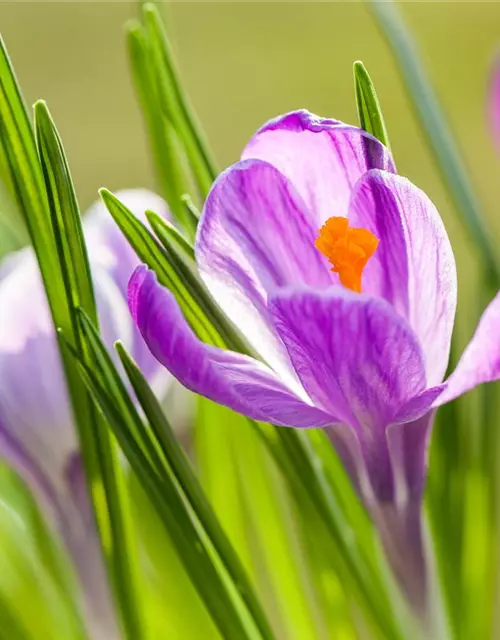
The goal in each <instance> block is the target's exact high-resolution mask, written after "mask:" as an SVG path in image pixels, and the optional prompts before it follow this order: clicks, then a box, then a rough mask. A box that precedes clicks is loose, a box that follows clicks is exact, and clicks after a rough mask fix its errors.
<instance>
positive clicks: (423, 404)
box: [394, 383, 446, 424]
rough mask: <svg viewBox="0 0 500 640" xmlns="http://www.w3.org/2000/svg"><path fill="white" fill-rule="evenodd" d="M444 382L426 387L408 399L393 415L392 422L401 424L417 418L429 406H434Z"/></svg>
mask: <svg viewBox="0 0 500 640" xmlns="http://www.w3.org/2000/svg"><path fill="white" fill-rule="evenodd" d="M445 389H446V383H443V384H439V385H437V386H435V387H431V388H430V389H426V390H425V391H422V393H419V394H418V395H416V396H414V397H413V398H412V399H411V400H408V402H407V403H406V404H404V405H403V406H402V407H401V409H400V410H399V411H398V413H397V414H396V416H395V417H394V423H396V424H402V423H404V422H411V421H413V420H417V419H418V418H420V417H421V416H422V415H424V414H425V413H426V412H427V411H429V409H431V407H433V406H435V404H436V400H437V399H438V398H439V396H440V395H441V394H442V393H443V392H444V391H445Z"/></svg>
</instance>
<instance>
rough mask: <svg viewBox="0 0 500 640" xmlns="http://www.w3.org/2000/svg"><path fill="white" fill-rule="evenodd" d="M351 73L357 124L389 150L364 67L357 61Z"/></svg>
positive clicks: (370, 83) (379, 113)
mask: <svg viewBox="0 0 500 640" xmlns="http://www.w3.org/2000/svg"><path fill="white" fill-rule="evenodd" d="M353 71H354V89H355V92H356V104H357V107H358V117H359V124H360V126H361V128H362V129H364V130H365V131H367V132H368V133H371V134H372V136H374V137H375V138H377V139H378V140H380V142H381V143H382V144H385V146H386V147H388V148H390V144H389V136H388V134H387V128H386V126H385V122H384V116H383V115H382V109H381V107H380V103H379V100H378V97H377V93H376V91H375V87H374V85H373V82H372V79H371V78H370V76H369V74H368V71H367V70H366V67H365V65H364V64H363V63H362V62H361V61H359V60H358V61H356V62H355V63H354V68H353Z"/></svg>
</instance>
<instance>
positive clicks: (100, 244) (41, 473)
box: [0, 190, 171, 640]
mask: <svg viewBox="0 0 500 640" xmlns="http://www.w3.org/2000/svg"><path fill="white" fill-rule="evenodd" d="M119 197H120V198H121V199H122V201H123V202H124V203H125V204H126V205H127V206H128V207H129V208H130V209H131V210H132V211H134V212H135V213H136V214H137V215H139V214H142V213H143V212H144V210H145V209H153V210H155V211H157V212H158V213H160V214H165V213H166V205H165V203H164V202H163V200H161V199H160V198H159V197H157V196H155V195H154V194H152V193H150V192H148V191H143V190H134V191H124V192H121V193H119ZM84 229H85V237H86V240H87V245H88V250H89V255H90V262H91V268H92V275H93V278H94V284H95V290H96V299H97V306H98V311H99V319H100V323H101V329H102V332H103V336H104V340H105V342H106V344H107V345H108V347H109V348H110V349H111V348H112V344H113V342H114V340H116V339H118V338H121V339H122V340H123V341H124V343H125V345H126V346H127V348H128V349H129V351H130V352H131V353H132V355H133V356H134V358H135V359H136V360H137V362H138V363H139V364H140V366H141V368H142V369H143V371H144V372H145V373H146V375H147V376H148V378H149V379H150V381H152V383H153V386H155V387H156V389H157V391H158V393H161V391H162V390H164V389H166V386H167V385H168V382H169V380H170V379H171V378H170V376H169V375H168V373H167V372H166V371H165V370H164V369H163V368H162V367H161V366H160V365H159V364H158V362H157V361H156V360H155V359H154V358H153V357H152V356H151V354H150V353H149V351H148V349H147V348H146V347H145V345H144V341H143V340H142V338H141V336H140V334H139V332H138V331H137V328H136V327H135V325H134V324H133V322H131V320H130V314H129V313H128V309H127V303H126V289H127V283H128V279H129V277H130V274H131V273H132V272H133V270H134V268H135V267H136V266H137V264H138V259H137V257H136V255H135V254H134V252H133V250H132V249H131V248H130V246H129V245H128V243H127V241H126V240H125V238H124V237H123V236H122V234H121V232H120V231H119V229H118V227H117V226H116V225H115V223H114V221H113V219H112V218H111V216H110V215H109V214H108V212H107V211H106V209H105V207H104V205H103V204H101V203H96V204H95V205H94V206H93V207H92V208H91V210H90V211H89V212H88V214H87V215H86V216H85V220H84ZM0 454H1V455H2V456H3V457H5V458H6V459H7V460H8V461H9V462H10V463H11V464H12V465H13V467H14V468H16V469H17V470H18V471H19V472H20V473H21V475H22V476H23V477H24V478H25V479H26V480H27V481H28V483H29V484H30V486H31V487H32V489H33V490H34V491H35V493H36V495H37V496H38V497H39V498H40V499H41V500H42V502H43V505H44V506H45V507H46V509H47V510H48V511H49V512H50V514H51V516H52V517H54V518H55V520H54V522H55V523H56V527H57V528H58V530H59V532H60V534H61V537H62V539H63V541H64V543H65V544H66V546H67V548H68V550H69V552H70V554H71V556H72V558H73V560H74V561H75V566H76V569H77V571H78V573H79V576H80V579H81V582H82V586H83V591H84V600H85V602H84V606H85V607H86V608H87V613H88V616H86V618H87V622H88V625H89V631H90V633H91V637H92V638H102V639H103V640H104V639H106V640H111V639H112V638H114V637H118V633H117V627H116V622H115V618H114V615H113V607H112V606H111V602H110V595H109V593H108V587H107V583H106V578H105V575H104V569H103V566H102V563H101V557H100V550H99V544H98V540H97V536H96V532H95V529H94V524H93V520H92V514H91V508H90V503H89V500H88V495H87V492H86V487H85V481H84V475H83V470H82V465H81V460H80V457H79V454H78V442H77V435H76V431H75V427H74V421H73V417H72V414H71V407H70V404H69V399H68V395H67V391H66V383H65V379H64V374H63V371H62V366H61V362H60V358H59V352H58V348H57V344H56V338H55V332H54V329H53V325H52V319H51V316H50V313H49V308H48V304H47V300H46V297H45V292H44V289H43V285H42V281H41V278H40V274H39V270H38V265H37V263H36V259H35V257H34V254H33V251H32V249H24V250H22V251H20V252H18V253H17V254H15V255H13V256H11V257H9V258H7V259H6V260H5V261H4V262H3V264H2V265H0Z"/></svg>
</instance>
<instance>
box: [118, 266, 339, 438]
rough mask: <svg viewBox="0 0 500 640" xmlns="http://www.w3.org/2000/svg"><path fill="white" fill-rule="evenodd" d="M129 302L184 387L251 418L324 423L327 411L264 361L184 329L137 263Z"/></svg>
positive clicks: (170, 301)
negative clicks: (219, 346) (298, 393)
mask: <svg viewBox="0 0 500 640" xmlns="http://www.w3.org/2000/svg"><path fill="white" fill-rule="evenodd" d="M129 306H130V309H131V311H132V315H133V316H134V318H135V321H136V322H137V326H138V327H139V330H140V331H141V333H142V336H143V338H144V340H145V341H146V344H147V345H148V346H149V348H150V349H151V352H152V353H153V355H154V356H155V357H156V358H157V359H158V360H159V361H160V362H161V363H162V364H163V365H164V366H165V367H166V368H167V369H168V370H169V371H170V372H171V373H172V374H173V375H174V376H175V377H176V378H177V379H178V380H179V381H180V382H181V383H182V384H183V385H184V386H186V387H187V388H188V389H190V390H192V391H195V392H196V393H199V394H201V395H203V396H205V397H207V398H210V399H211V400H214V401H215V402H218V403H219V404H222V405H225V406H227V407H229V408H231V409H233V410H234V411H237V412H239V413H242V414H244V415H246V416H248V417H250V418H253V419H255V420H262V421H265V422H274V423H276V424H279V425H284V426H288V425H290V426H295V427H311V426H324V425H326V424H329V423H331V422H333V421H334V419H333V418H332V417H331V415H328V414H327V413H325V412H322V411H320V410H318V409H316V408H314V407H312V406H310V405H308V404H307V398H304V399H302V398H299V397H297V396H296V395H295V394H294V393H293V391H291V390H290V389H289V388H288V387H286V386H285V385H284V384H283V383H282V382H281V381H280V380H279V379H278V377H277V376H276V375H275V374H274V373H273V372H272V371H271V369H269V368H268V367H266V366H265V365H263V364H261V363H259V362H258V361H256V360H254V359H253V358H249V357H247V356H244V355H240V354H238V353H234V352H231V351H224V350H222V349H217V348H215V347H212V346H209V345H205V344H203V343H202V342H201V341H200V340H198V338H197V337H196V336H195V335H194V333H193V332H192V331H191V329H190V328H189V326H188V324H187V322H186V320H185V319H184V317H183V315H182V312H181V310H180V309H179V306H178V305H177V302H176V300H175V297H174V296H173V294H172V293H171V292H170V291H168V290H167V289H165V288H163V287H162V286H160V285H159V284H158V282H157V280H156V276H155V274H154V273H153V272H152V271H150V270H149V269H147V268H146V267H139V268H138V269H137V270H136V272H135V273H134V276H133V277H132V279H131V281H130V285H129Z"/></svg>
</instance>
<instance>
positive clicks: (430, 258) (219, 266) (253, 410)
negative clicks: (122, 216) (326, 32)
mask: <svg viewBox="0 0 500 640" xmlns="http://www.w3.org/2000/svg"><path fill="white" fill-rule="evenodd" d="M196 259H197V264H198V268H199V270H200V273H201V275H202V277H203V279H204V281H205V283H206V285H207V287H208V289H209V290H210V292H211V294H212V295H213V297H214V299H215V300H216V301H217V303H218V304H219V305H220V307H221V308H222V309H223V310H224V311H225V313H226V314H227V316H228V317H229V318H230V319H231V321H232V322H233V323H234V324H235V325H236V326H237V327H238V328H239V329H240V331H241V332H242V334H243V335H244V336H245V337H246V338H247V340H248V341H249V343H250V344H251V346H252V348H253V350H254V351H255V352H256V353H257V354H258V355H259V356H260V360H256V359H253V358H250V357H247V356H244V355H241V354H238V353H233V352H230V351H223V350H220V349H217V348H214V347H212V346H208V345H205V344H203V343H202V342H200V341H199V340H198V339H197V338H196V337H195V335H194V334H193V332H192V331H191V329H190V327H189V326H188V324H187V323H186V321H185V319H184V318H183V316H182V313H181V312H180V310H179V307H178V306H177V304H176V302H175V299H174V297H173V295H172V294H171V293H170V292H169V291H167V290H166V289H164V288H163V287H161V286H160V285H159V284H158V283H157V280H156V277H155V275H154V273H152V272H151V271H148V269H147V268H145V267H139V268H138V269H137V271H136V272H135V274H134V276H133V278H132V279H131V282H130V285H129V305H130V308H131V310H132V313H133V316H134V318H135V320H136V323H137V326H138V327H139V329H140V331H141V333H142V335H143V337H144V339H145V341H146V343H147V344H148V345H149V348H150V349H151V351H152V353H153V354H154V355H155V356H156V358H157V359H158V360H159V361H160V362H161V363H162V364H163V365H164V366H165V367H166V368H167V369H169V371H170V372H171V373H172V374H173V375H174V376H175V377H176V378H178V379H179V380H180V381H181V382H182V383H183V384H184V385H185V386H186V387H188V388H189V389H191V390H193V391H195V392H197V393H199V394H202V395H204V396H206V397H208V398H211V399H212V400H214V401H216V402H219V403H221V404H223V405H226V406H228V407H230V408H231V409H234V410H235V411H237V412H240V413H242V414H244V415H246V416H249V417H251V418H253V419H255V420H262V421H266V422H271V423H274V424H276V425H283V426H293V427H300V428H302V427H323V428H324V429H326V430H327V432H328V434H329V436H330V438H331V441H332V442H333V444H334V445H335V447H336V449H337V451H338V453H339V455H340V456H341V457H342V459H343V461H344V464H345V466H346V468H347V470H348V472H349V474H350V475H351V477H352V479H353V482H354V483H355V485H356V487H357V489H358V491H359V493H360V495H361V496H362V498H363V499H364V501H365V504H366V505H367V507H368V509H369V510H370V512H371V514H372V517H373V518H374V520H375V522H376V523H377V525H378V528H379V530H380V533H381V537H382V540H383V542H384V544H385V546H386V549H387V551H388V555H389V559H390V562H391V564H392V566H393V569H394V571H395V573H396V575H397V577H398V578H399V580H400V582H401V584H402V586H403V587H404V588H405V590H406V592H407V595H408V596H409V597H410V599H411V600H412V601H413V603H414V604H415V605H416V606H423V600H424V599H425V574H424V568H423V567H424V562H423V557H422V553H423V551H422V542H421V532H420V521H419V518H420V503H421V497H422V492H423V488H424V481H425V474H426V465H427V443H428V437H429V430H430V427H431V424H432V420H433V416H434V412H435V409H436V408H437V407H438V406H440V405H442V404H443V403H445V402H448V401H450V400H452V399H453V398H456V397H457V396H459V395H460V394H462V393H464V392H465V391H467V390H469V389H471V388H472V387H474V386H476V385H477V384H479V383H481V382H486V381H488V380H493V379H496V378H497V377H498V376H499V373H500V348H499V346H498V341H493V340H492V337H493V336H495V335H496V330H494V327H495V325H496V324H497V317H498V316H499V314H500V304H499V300H498V298H495V300H494V301H493V302H492V303H491V305H490V306H489V307H488V309H487V310H486V311H485V313H484V316H483V318H482V320H481V322H480V324H479V327H478V329H477V332H476V334H475V336H474V337H473V339H472V341H471V343H470V344H469V346H468V347H467V349H466V351H465V353H464V354H463V356H462V359H461V360H460V362H459V364H458V366H457V368H456V370H455V371H454V373H453V374H452V375H451V376H450V378H449V379H448V380H446V381H445V382H443V378H444V375H445V371H446V367H447V363H448V357H449V351H450V341H451V334H452V329H453V323H454V316H455V309H456V297H457V283H456V269H455V260H454V256H453V252H452V249H451V246H450V242H449V239H448V236H447V234H446V230H445V228H444V226H443V223H442V221H441V218H440V216H439V213H438V212H437V210H436V208H435V206H434V205H433V203H432V202H431V201H430V200H429V198H428V197H427V196H426V195H425V193H423V192H422V191H421V190H420V189H418V188H417V187H416V186H414V185H413V184H412V183H411V182H409V181H408V180H407V179H405V178H403V177H400V176H398V175H396V173H395V169H394V164H393V161H392V158H391V156H390V153H389V151H388V150H387V149H386V148H385V147H384V146H383V145H382V144H381V143H379V142H378V141H377V140H375V139H374V138H373V137H371V136H370V135H368V134H367V133H365V132H364V131H362V130H360V129H358V128H356V127H352V126H348V125H345V124H343V123H341V122H337V121H333V120H325V119H321V118H318V117H317V116H314V115H312V114H310V113H308V112H306V111H298V112H294V113H289V114H287V115H284V116H281V117H278V118H276V119H275V120H272V121H271V122H269V123H268V124H266V125H265V126H264V127H262V128H261V129H260V130H259V131H258V132H257V134H256V135H255V136H254V137H253V138H252V140H251V141H250V143H249V144H248V145H247V147H246V148H245V150H244V152H243V157H242V160H241V161H240V162H238V163H236V164H235V165H233V166H231V167H230V168H229V169H227V170H226V171H225V172H224V173H222V175H220V176H219V178H218V179H217V181H216V182H215V184H214V185H213V188H212V190H211V192H210V194H209V195H208V198H207V201H206V203H205V206H204V209H203V214H202V217H201V220H200V226H199V230H198V234H197V239H196Z"/></svg>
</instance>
